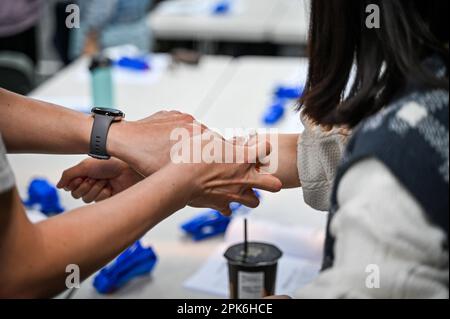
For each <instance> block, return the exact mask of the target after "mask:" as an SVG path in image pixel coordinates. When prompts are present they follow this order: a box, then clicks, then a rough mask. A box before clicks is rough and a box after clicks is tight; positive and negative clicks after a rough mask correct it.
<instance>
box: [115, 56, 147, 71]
mask: <svg viewBox="0 0 450 319" xmlns="http://www.w3.org/2000/svg"><path fill="white" fill-rule="evenodd" d="M116 65H117V66H119V67H122V68H126V69H131V70H137V71H147V70H150V66H149V64H148V63H147V60H146V59H145V58H129V57H123V58H121V59H119V60H118V61H116Z"/></svg>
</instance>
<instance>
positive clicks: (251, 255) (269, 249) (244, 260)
mask: <svg viewBox="0 0 450 319" xmlns="http://www.w3.org/2000/svg"><path fill="white" fill-rule="evenodd" d="M282 255H283V253H282V252H281V250H279V249H278V248H277V247H275V246H274V245H271V244H266V243H258V242H249V243H248V250H247V254H246V253H245V244H244V243H240V244H237V245H234V246H231V247H230V248H228V249H227V251H226V252H225V254H224V256H225V258H226V259H227V260H228V262H229V263H231V264H239V265H246V266H264V265H270V264H274V263H276V262H277V261H278V259H280V257H281V256H282Z"/></svg>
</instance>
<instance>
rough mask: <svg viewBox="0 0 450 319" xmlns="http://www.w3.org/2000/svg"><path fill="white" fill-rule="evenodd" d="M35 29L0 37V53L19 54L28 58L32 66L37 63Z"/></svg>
mask: <svg viewBox="0 0 450 319" xmlns="http://www.w3.org/2000/svg"><path fill="white" fill-rule="evenodd" d="M36 29H37V27H36V26H33V27H31V28H29V29H27V30H25V31H23V32H21V33H18V34H15V35H12V36H8V37H0V51H14V52H21V53H23V54H25V55H26V56H28V57H29V58H30V59H31V61H33V63H34V65H36V63H37V43H36V42H37V37H36V32H37V30H36Z"/></svg>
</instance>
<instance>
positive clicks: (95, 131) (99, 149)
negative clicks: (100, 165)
mask: <svg viewBox="0 0 450 319" xmlns="http://www.w3.org/2000/svg"><path fill="white" fill-rule="evenodd" d="M113 121H114V117H112V116H106V115H101V114H95V115H94V125H93V126H92V132H91V144H90V150H89V156H92V157H94V158H97V159H103V160H107V159H110V158H111V157H110V156H109V155H108V152H107V150H106V140H107V137H108V131H109V128H110V126H111V123H112V122H113Z"/></svg>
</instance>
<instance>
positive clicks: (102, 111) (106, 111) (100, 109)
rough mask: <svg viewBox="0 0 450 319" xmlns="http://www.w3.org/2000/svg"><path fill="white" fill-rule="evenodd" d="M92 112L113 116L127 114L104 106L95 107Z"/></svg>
mask: <svg viewBox="0 0 450 319" xmlns="http://www.w3.org/2000/svg"><path fill="white" fill-rule="evenodd" d="M91 112H92V113H93V114H99V115H105V116H111V117H124V116H125V114H124V113H123V112H122V111H120V110H116V109H109V108H103V107H94V108H93V109H92V110H91Z"/></svg>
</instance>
